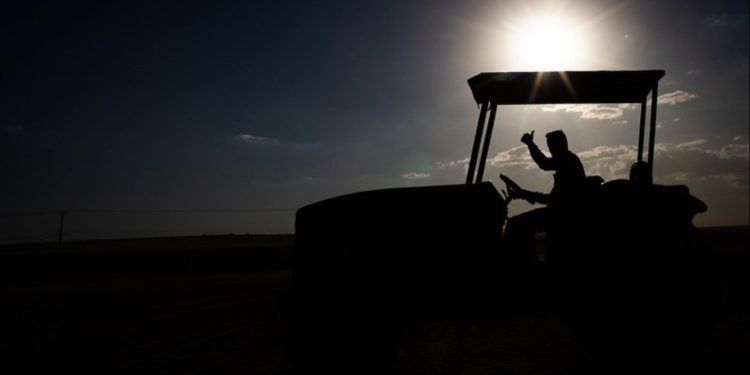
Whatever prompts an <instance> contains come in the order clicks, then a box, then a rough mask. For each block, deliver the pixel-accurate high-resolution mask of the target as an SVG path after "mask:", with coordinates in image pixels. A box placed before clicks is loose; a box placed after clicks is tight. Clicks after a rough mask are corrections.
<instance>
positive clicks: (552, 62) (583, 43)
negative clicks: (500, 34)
mask: <svg viewBox="0 0 750 375" xmlns="http://www.w3.org/2000/svg"><path fill="white" fill-rule="evenodd" d="M506 26H508V29H509V32H508V33H507V34H506V35H507V41H506V48H505V51H504V55H505V58H506V61H507V62H508V64H510V65H511V66H512V67H513V68H514V69H521V70H574V69H581V68H583V64H584V63H585V60H586V56H587V54H588V52H589V51H588V43H587V36H586V35H585V33H584V32H583V30H582V28H581V27H579V26H577V24H576V23H575V22H574V21H573V20H572V19H570V18H567V17H565V16H564V15H563V14H547V15H530V16H529V17H528V18H526V19H525V20H523V21H522V22H520V23H518V24H508V25H506Z"/></svg>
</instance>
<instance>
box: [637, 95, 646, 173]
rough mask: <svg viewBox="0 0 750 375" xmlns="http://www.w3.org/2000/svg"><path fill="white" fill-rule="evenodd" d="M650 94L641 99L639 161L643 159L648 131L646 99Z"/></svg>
mask: <svg viewBox="0 0 750 375" xmlns="http://www.w3.org/2000/svg"><path fill="white" fill-rule="evenodd" d="M647 97H648V94H646V96H644V97H643V100H642V101H641V123H640V127H639V128H638V162H639V163H640V162H642V161H643V135H644V133H645V132H646V99H647Z"/></svg>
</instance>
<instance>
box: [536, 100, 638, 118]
mask: <svg viewBox="0 0 750 375" xmlns="http://www.w3.org/2000/svg"><path fill="white" fill-rule="evenodd" d="M539 108H540V109H541V110H542V111H544V112H558V111H564V112H572V113H580V114H581V118H582V119H590V120H611V119H615V118H619V117H621V116H622V113H623V109H624V108H628V107H620V106H617V107H609V106H603V105H599V104H554V105H544V106H540V107H539Z"/></svg>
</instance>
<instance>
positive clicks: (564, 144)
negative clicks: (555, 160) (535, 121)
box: [547, 130, 568, 156]
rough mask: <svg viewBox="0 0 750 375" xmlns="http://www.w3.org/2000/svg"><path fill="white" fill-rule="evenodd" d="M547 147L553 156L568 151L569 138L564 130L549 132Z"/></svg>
mask: <svg viewBox="0 0 750 375" xmlns="http://www.w3.org/2000/svg"><path fill="white" fill-rule="evenodd" d="M547 148H548V149H549V152H550V153H551V154H552V156H555V155H560V154H562V153H564V152H565V151H568V138H567V137H566V136H565V133H563V131H562V130H555V131H553V132H549V133H547Z"/></svg>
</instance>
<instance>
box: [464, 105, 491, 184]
mask: <svg viewBox="0 0 750 375" xmlns="http://www.w3.org/2000/svg"><path fill="white" fill-rule="evenodd" d="M488 104H489V102H484V103H482V107H481V109H480V110H479V121H478V122H477V132H476V134H474V146H473V147H472V148H471V157H470V158H469V171H468V172H467V173H466V185H471V182H472V180H473V179H474V168H476V165H477V156H478V154H479V141H481V140H482V132H483V131H484V119H485V117H486V115H487V105H488Z"/></svg>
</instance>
